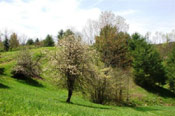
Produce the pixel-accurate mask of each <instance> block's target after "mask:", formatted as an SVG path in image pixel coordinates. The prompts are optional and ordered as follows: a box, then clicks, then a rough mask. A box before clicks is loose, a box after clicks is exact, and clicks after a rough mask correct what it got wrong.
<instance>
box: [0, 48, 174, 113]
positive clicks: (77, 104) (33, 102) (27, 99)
mask: <svg viewBox="0 0 175 116" xmlns="http://www.w3.org/2000/svg"><path fill="white" fill-rule="evenodd" d="M44 49H46V48H44ZM48 49H49V50H50V49H53V48H48ZM40 50H43V49H42V48H40V49H34V50H32V51H33V52H35V53H37V52H39V51H40ZM16 54H17V52H6V53H2V56H1V57H2V58H1V60H0V68H1V67H3V68H5V72H4V74H3V75H0V116H175V106H173V105H174V102H175V99H174V98H172V97H169V96H167V97H166V96H162V95H159V94H158V93H150V92H148V91H146V90H144V89H142V88H140V87H137V86H132V90H131V96H133V97H132V99H131V100H132V101H134V102H138V104H140V106H137V107H119V106H110V105H99V104H94V103H92V102H90V101H89V100H88V99H85V98H84V97H83V96H82V95H81V94H80V93H78V92H75V93H74V94H73V97H72V102H73V103H72V104H68V103H66V102H65V100H66V97H67V91H66V90H64V89H59V88H58V87H57V86H55V85H54V84H53V83H51V82H50V81H48V80H49V79H48V78H49V77H45V78H44V80H25V81H24V80H23V81H22V80H17V79H14V78H12V77H11V74H10V72H11V68H12V67H13V66H14V64H15V60H14V59H15V57H16ZM169 105H171V106H169Z"/></svg>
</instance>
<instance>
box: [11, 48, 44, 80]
mask: <svg viewBox="0 0 175 116" xmlns="http://www.w3.org/2000/svg"><path fill="white" fill-rule="evenodd" d="M41 57H42V55H39V56H37V58H35V59H33V57H32V55H31V53H30V51H29V50H28V49H23V50H21V51H20V53H19V54H18V57H17V64H16V66H15V67H14V68H13V71H12V74H13V77H15V78H21V79H24V78H32V77H34V78H41V77H40V72H41V68H40V63H39V61H40V59H41Z"/></svg>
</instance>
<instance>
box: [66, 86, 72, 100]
mask: <svg viewBox="0 0 175 116" xmlns="http://www.w3.org/2000/svg"><path fill="white" fill-rule="evenodd" d="M72 92H73V90H72V89H68V98H67V100H66V102H67V103H70V99H71V97H72Z"/></svg>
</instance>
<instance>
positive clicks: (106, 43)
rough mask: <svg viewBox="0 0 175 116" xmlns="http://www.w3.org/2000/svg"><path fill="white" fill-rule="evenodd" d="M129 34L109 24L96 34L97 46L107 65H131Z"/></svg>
mask: <svg viewBox="0 0 175 116" xmlns="http://www.w3.org/2000/svg"><path fill="white" fill-rule="evenodd" d="M129 38H130V36H129V34H127V33H124V32H118V31H117V28H116V27H113V26H111V25H107V26H105V27H104V28H102V29H101V32H100V35H99V36H96V42H95V46H96V48H97V50H98V51H99V52H100V53H101V56H102V60H103V62H105V64H106V65H107V66H112V67H120V68H126V67H128V66H129V65H130V57H129V50H128V44H127V41H128V39H129Z"/></svg>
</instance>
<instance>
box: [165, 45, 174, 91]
mask: <svg viewBox="0 0 175 116" xmlns="http://www.w3.org/2000/svg"><path fill="white" fill-rule="evenodd" d="M166 69H167V70H166V71H167V76H168V83H169V87H170V90H172V91H173V92H174V93H175V47H174V48H173V49H172V53H171V54H170V55H169V57H168V58H167V60H166Z"/></svg>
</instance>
